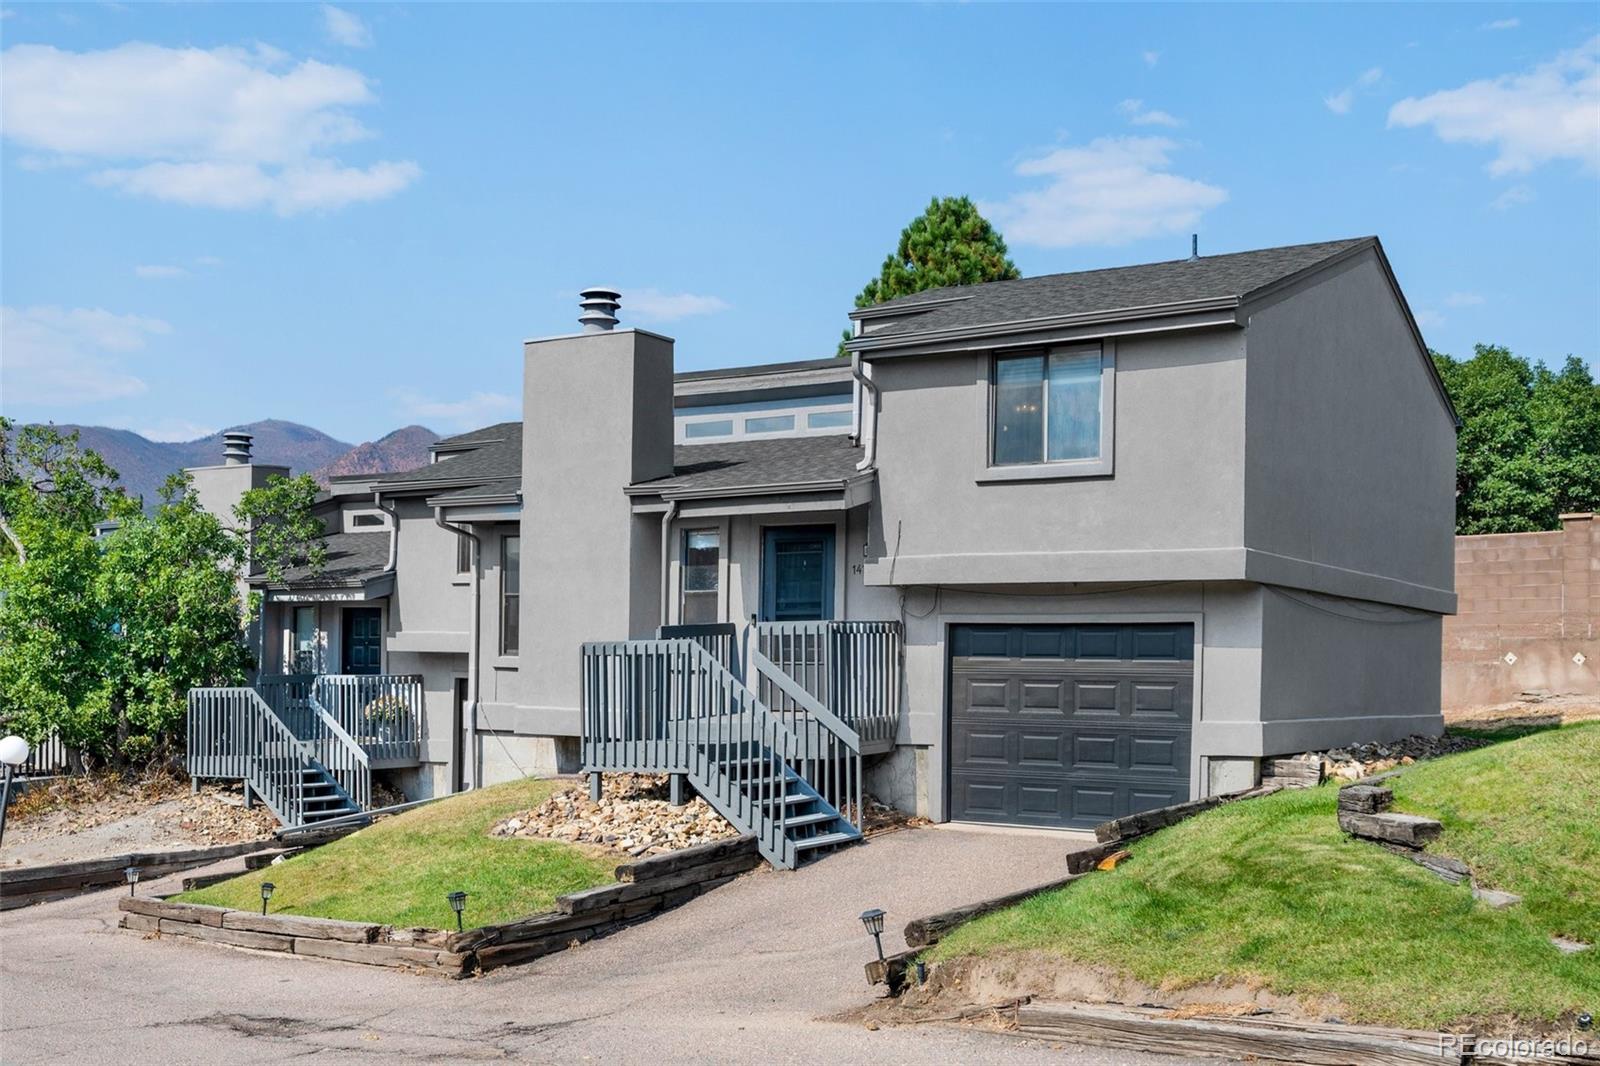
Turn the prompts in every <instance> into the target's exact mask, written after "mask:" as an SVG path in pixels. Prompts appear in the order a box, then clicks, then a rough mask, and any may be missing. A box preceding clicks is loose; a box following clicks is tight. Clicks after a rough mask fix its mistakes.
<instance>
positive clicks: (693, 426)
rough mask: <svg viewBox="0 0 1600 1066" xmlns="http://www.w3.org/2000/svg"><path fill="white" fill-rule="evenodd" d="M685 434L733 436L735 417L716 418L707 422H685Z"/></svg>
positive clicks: (686, 435) (692, 435)
mask: <svg viewBox="0 0 1600 1066" xmlns="http://www.w3.org/2000/svg"><path fill="white" fill-rule="evenodd" d="M683 435H684V436H685V437H731V436H733V419H731V418H714V419H711V420H710V421H706V422H685V423H684V426H683Z"/></svg>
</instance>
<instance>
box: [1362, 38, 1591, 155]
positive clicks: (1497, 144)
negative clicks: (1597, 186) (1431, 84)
mask: <svg viewBox="0 0 1600 1066" xmlns="http://www.w3.org/2000/svg"><path fill="white" fill-rule="evenodd" d="M1389 125H1390V127H1391V128H1392V127H1394V126H1406V127H1413V126H1432V127H1433V132H1434V133H1435V134H1436V135H1437V136H1438V137H1439V139H1440V140H1443V141H1447V142H1450V143H1458V142H1464V143H1467V144H1484V145H1490V146H1492V147H1493V148H1494V149H1495V151H1496V152H1497V155H1496V156H1495V158H1494V159H1493V160H1492V161H1491V162H1490V163H1489V167H1488V170H1489V173H1490V174H1493V175H1495V176H1497V177H1498V176H1503V175H1506V174H1526V173H1528V172H1529V171H1531V170H1533V169H1534V168H1535V167H1537V166H1539V165H1541V164H1543V163H1548V162H1552V161H1554V160H1557V159H1571V160H1575V161H1576V162H1578V163H1579V164H1581V165H1582V166H1583V167H1585V168H1586V169H1588V170H1591V171H1600V36H1595V37H1592V38H1590V39H1589V40H1588V41H1586V42H1584V43H1583V44H1582V45H1580V46H1579V47H1577V48H1574V49H1572V50H1570V51H1566V52H1562V53H1560V54H1559V55H1557V56H1556V57H1555V58H1554V59H1552V60H1550V61H1549V62H1546V63H1541V64H1539V65H1538V66H1536V67H1534V68H1533V69H1532V70H1531V71H1528V72H1527V73H1525V74H1503V75H1501V76H1500V77H1498V78H1485V79H1482V80H1479V81H1474V82H1468V83H1467V84H1466V85H1463V86H1461V87H1460V88H1458V89H1446V90H1443V91H1441V92H1436V93H1432V94H1430V95H1428V96H1423V97H1407V98H1406V99H1404V100H1401V101H1400V102H1399V103H1397V104H1395V105H1394V106H1393V107H1392V108H1390V109H1389Z"/></svg>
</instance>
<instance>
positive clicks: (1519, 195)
mask: <svg viewBox="0 0 1600 1066" xmlns="http://www.w3.org/2000/svg"><path fill="white" fill-rule="evenodd" d="M1538 198H1539V194H1538V193H1536V192H1534V191H1533V189H1532V188H1531V187H1530V186H1527V185H1513V186H1511V188H1509V189H1507V190H1506V191H1505V192H1503V193H1501V194H1500V195H1499V196H1496V197H1495V198H1494V199H1493V200H1490V201H1489V206H1490V207H1492V208H1494V209H1495V210H1496V211H1509V210H1511V209H1512V208H1513V207H1516V206H1517V205H1519V204H1531V203H1533V202H1534V201H1535V200H1537V199H1538Z"/></svg>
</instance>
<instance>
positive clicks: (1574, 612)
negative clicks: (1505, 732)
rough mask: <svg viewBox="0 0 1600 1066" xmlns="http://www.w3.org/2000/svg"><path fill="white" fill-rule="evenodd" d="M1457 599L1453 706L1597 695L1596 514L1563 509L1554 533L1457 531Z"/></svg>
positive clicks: (1448, 687)
mask: <svg viewBox="0 0 1600 1066" xmlns="http://www.w3.org/2000/svg"><path fill="white" fill-rule="evenodd" d="M1456 595H1457V597H1458V601H1459V602H1458V605H1457V607H1456V614H1455V615H1454V616H1447V617H1446V618H1445V620H1444V678H1443V703H1444V706H1445V707H1446V708H1447V709H1448V708H1453V707H1481V706H1486V705H1489V704H1495V703H1505V702H1508V701H1510V700H1514V699H1516V698H1517V697H1518V696H1519V695H1520V694H1521V693H1524V692H1545V693H1584V694H1592V693H1600V683H1597V677H1600V675H1597V669H1600V639H1597V634H1596V627H1595V610H1596V608H1600V529H1597V528H1596V523H1595V521H1594V516H1593V515H1592V514H1569V515H1562V516H1561V529H1559V530H1553V531H1551V532H1548V533H1491V534H1482V535H1479V536H1471V537H1457V538H1456ZM1508 654H1509V655H1511V656H1514V657H1515V661H1514V662H1509V663H1508V662H1507V661H1506V657H1507V655H1508ZM1574 656H1581V657H1582V659H1583V661H1582V662H1577V661H1574Z"/></svg>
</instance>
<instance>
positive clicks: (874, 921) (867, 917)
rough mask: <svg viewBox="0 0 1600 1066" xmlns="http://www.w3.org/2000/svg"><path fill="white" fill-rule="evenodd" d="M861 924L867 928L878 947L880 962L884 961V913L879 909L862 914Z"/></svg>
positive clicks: (875, 908)
mask: <svg viewBox="0 0 1600 1066" xmlns="http://www.w3.org/2000/svg"><path fill="white" fill-rule="evenodd" d="M861 924H862V925H864V926H866V927H867V932H868V933H870V934H871V935H872V939H873V942H874V943H876V944H877V945H878V961H879V962H882V961H883V911H882V909H880V908H878V907H874V908H872V909H871V910H870V911H862V912H861Z"/></svg>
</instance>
